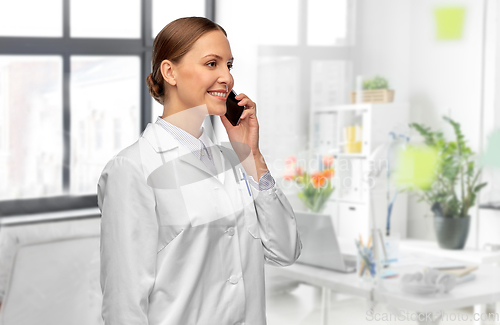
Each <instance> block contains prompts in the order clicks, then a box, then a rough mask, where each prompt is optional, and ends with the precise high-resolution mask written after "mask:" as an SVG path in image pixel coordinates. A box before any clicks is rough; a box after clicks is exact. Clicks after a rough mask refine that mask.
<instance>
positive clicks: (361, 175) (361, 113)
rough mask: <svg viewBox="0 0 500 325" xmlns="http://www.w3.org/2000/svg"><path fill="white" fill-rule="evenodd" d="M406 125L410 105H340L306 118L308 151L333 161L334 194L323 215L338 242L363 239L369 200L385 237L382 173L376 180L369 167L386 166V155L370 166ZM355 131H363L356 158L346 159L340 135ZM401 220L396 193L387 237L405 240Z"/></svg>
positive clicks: (403, 212)
mask: <svg viewBox="0 0 500 325" xmlns="http://www.w3.org/2000/svg"><path fill="white" fill-rule="evenodd" d="M408 121H409V105H408V104H406V103H389V104H359V105H339V106H331V107H321V108H318V109H315V110H313V111H312V112H311V117H310V123H311V124H310V130H311V132H310V138H309V139H310V143H309V148H312V154H313V157H314V156H318V155H319V156H321V155H323V154H327V153H329V154H333V155H334V156H335V158H336V162H335V167H336V170H335V178H334V184H335V192H334V193H333V194H332V196H331V198H330V201H329V202H328V204H327V206H326V208H325V211H324V213H328V214H331V216H332V220H333V223H334V225H335V229H336V231H337V233H338V236H339V237H342V238H346V239H354V238H358V236H359V234H361V235H362V236H363V238H368V236H369V234H370V229H371V227H372V224H371V218H370V215H369V213H370V205H369V203H370V200H371V199H372V197H373V203H374V213H375V216H376V220H377V227H378V228H380V229H382V230H383V232H384V233H385V228H386V220H387V205H388V200H387V186H388V184H387V183H388V182H387V177H386V174H387V170H386V169H383V171H382V173H381V174H380V176H379V177H377V178H376V179H374V178H370V177H368V174H369V172H370V170H371V169H370V168H371V166H373V164H374V163H378V164H385V163H387V159H386V153H387V151H384V154H383V155H382V157H378V158H379V159H377V161H374V160H373V159H374V158H375V157H373V153H374V150H376V149H377V147H379V146H381V145H383V144H386V143H388V142H389V141H390V140H391V137H390V132H395V133H397V134H398V132H400V131H401V130H402V129H403V130H404V129H407V126H408ZM355 125H359V126H361V128H362V132H361V133H362V139H361V141H362V148H361V152H360V153H346V152H344V150H343V143H344V139H345V137H344V135H343V130H344V127H346V126H355ZM389 186H393V185H389ZM391 199H392V198H391ZM406 220H407V195H406V194H404V193H399V195H398V197H397V199H396V201H395V203H394V206H393V209H392V217H391V235H393V234H399V235H400V237H401V238H405V237H406ZM353 242H354V241H353Z"/></svg>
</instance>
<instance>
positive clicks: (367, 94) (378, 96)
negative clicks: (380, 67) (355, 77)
mask: <svg viewBox="0 0 500 325" xmlns="http://www.w3.org/2000/svg"><path fill="white" fill-rule="evenodd" d="M393 100H394V90H390V89H389V82H388V81H387V79H385V78H383V77H380V76H375V77H374V78H372V79H367V80H364V81H363V93H362V102H363V103H390V102H392V101H393ZM351 102H352V103H353V104H354V103H356V92H355V91H353V92H351Z"/></svg>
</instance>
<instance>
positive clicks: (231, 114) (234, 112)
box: [226, 89, 245, 126]
mask: <svg viewBox="0 0 500 325" xmlns="http://www.w3.org/2000/svg"><path fill="white" fill-rule="evenodd" d="M235 97H236V92H235V91H234V89H233V90H231V92H230V93H229V95H228V96H227V101H226V117H227V119H228V120H229V122H231V124H232V125H233V126H236V125H237V124H238V122H239V121H240V117H241V114H243V110H244V109H245V108H244V107H243V106H239V105H238V100H237V99H236V98H235Z"/></svg>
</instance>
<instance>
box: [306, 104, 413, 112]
mask: <svg viewBox="0 0 500 325" xmlns="http://www.w3.org/2000/svg"><path fill="white" fill-rule="evenodd" d="M397 106H408V103H399V102H391V103H363V104H346V105H334V106H323V107H318V108H316V109H314V113H328V112H337V111H368V110H370V109H380V108H392V107H397Z"/></svg>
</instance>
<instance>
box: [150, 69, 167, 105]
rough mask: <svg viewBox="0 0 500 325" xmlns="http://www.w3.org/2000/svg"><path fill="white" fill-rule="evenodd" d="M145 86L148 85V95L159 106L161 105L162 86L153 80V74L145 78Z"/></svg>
mask: <svg viewBox="0 0 500 325" xmlns="http://www.w3.org/2000/svg"><path fill="white" fill-rule="evenodd" d="M162 80H163V79H162ZM146 84H147V85H148V88H149V94H150V95H151V96H152V97H153V98H154V99H155V100H156V101H157V102H158V103H160V104H162V105H163V95H164V93H163V85H162V84H160V83H159V82H157V81H156V80H155V79H154V78H153V74H152V73H150V74H149V75H148V76H147V77H146Z"/></svg>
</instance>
